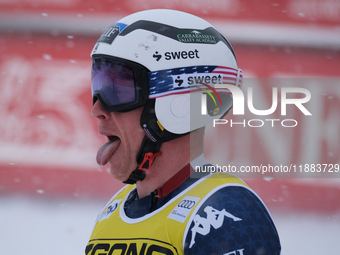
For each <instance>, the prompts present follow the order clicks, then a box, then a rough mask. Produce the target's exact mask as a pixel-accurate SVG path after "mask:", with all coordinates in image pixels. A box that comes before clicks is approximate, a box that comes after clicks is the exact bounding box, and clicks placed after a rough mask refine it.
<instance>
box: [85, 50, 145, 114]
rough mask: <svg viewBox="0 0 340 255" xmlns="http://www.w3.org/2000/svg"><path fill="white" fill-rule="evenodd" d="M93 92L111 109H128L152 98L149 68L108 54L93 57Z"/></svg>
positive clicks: (96, 97)
mask: <svg viewBox="0 0 340 255" xmlns="http://www.w3.org/2000/svg"><path fill="white" fill-rule="evenodd" d="M91 76H92V77H91V92H92V98H93V104H94V103H95V102H96V101H97V100H99V101H100V103H101V104H102V106H103V108H104V109H105V111H107V112H127V111H131V110H133V109H136V108H138V107H140V106H142V105H144V104H145V103H146V102H147V101H148V99H149V89H148V70H147V69H146V68H145V67H143V66H142V65H139V64H137V63H134V62H131V61H127V60H122V59H119V58H113V57H108V56H101V55H97V56H93V57H92V72H91Z"/></svg>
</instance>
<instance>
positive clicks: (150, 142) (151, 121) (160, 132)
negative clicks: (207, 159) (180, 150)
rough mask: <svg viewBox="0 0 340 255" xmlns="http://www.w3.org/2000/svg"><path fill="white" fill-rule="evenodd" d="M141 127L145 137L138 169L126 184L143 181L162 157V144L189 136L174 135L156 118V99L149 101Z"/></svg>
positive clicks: (140, 151)
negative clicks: (158, 158)
mask: <svg viewBox="0 0 340 255" xmlns="http://www.w3.org/2000/svg"><path fill="white" fill-rule="evenodd" d="M140 125H141V126H142V128H143V129H144V132H145V136H144V139H143V142H142V144H141V146H140V149H139V152H138V154H137V158H136V161H137V168H136V169H135V170H134V171H133V172H132V173H131V175H130V176H129V178H128V179H127V180H126V181H124V182H123V183H126V184H135V183H136V182H137V181H143V180H144V178H145V172H146V171H149V170H150V168H151V166H152V163H153V161H154V159H155V157H157V156H161V155H162V152H161V151H160V149H161V146H162V144H163V143H164V142H167V141H170V140H173V139H176V138H178V137H181V136H183V135H186V134H187V133H185V134H173V133H171V132H169V131H167V130H165V129H164V128H163V126H162V125H161V124H160V123H159V121H158V120H157V118H156V114H155V99H152V100H149V101H148V102H147V103H146V104H145V106H144V110H143V112H142V115H141V119H140Z"/></svg>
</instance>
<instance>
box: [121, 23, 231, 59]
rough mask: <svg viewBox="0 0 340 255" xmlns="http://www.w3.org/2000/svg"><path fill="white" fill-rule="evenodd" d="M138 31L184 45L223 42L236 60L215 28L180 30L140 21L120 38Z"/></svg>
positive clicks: (132, 25) (128, 28) (122, 32)
mask: <svg viewBox="0 0 340 255" xmlns="http://www.w3.org/2000/svg"><path fill="white" fill-rule="evenodd" d="M137 29H143V30H146V31H150V32H154V33H157V34H160V35H163V36H166V37H168V38H171V39H173V40H176V41H179V42H182V43H202V44H217V43H218V42H223V43H224V44H226V45H227V46H228V48H229V49H230V50H231V52H232V53H233V55H234V57H235V58H236V56H235V53H234V50H233V48H232V47H231V45H230V43H229V42H228V41H227V40H226V39H225V38H224V37H223V35H222V34H221V33H220V32H218V31H217V30H216V29H215V28H214V27H208V28H206V29H203V30H201V29H196V28H178V27H174V26H170V25H166V24H162V23H158V22H153V21H148V20H139V21H136V22H134V23H132V24H130V25H129V26H127V27H125V28H124V29H123V31H121V32H120V34H119V36H125V35H128V34H129V33H131V32H133V31H135V30H137Z"/></svg>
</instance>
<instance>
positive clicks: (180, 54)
mask: <svg viewBox="0 0 340 255" xmlns="http://www.w3.org/2000/svg"><path fill="white" fill-rule="evenodd" d="M152 57H153V58H154V59H156V61H160V60H161V59H162V58H164V59H165V60H178V59H195V58H200V57H199V51H198V50H197V49H195V50H190V51H185V50H184V51H167V52H165V53H164V54H163V55H162V54H160V53H159V52H158V51H156V52H155V53H154V54H153V55H152Z"/></svg>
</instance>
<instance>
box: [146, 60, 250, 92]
mask: <svg viewBox="0 0 340 255" xmlns="http://www.w3.org/2000/svg"><path fill="white" fill-rule="evenodd" d="M148 75H149V98H150V99H152V98H157V97H163V96H167V95H172V94H185V93H189V92H193V91H196V90H197V91H199V89H198V88H197V87H198V86H204V85H205V84H206V85H209V86H215V85H216V84H228V85H234V86H237V87H240V86H241V84H242V80H243V71H242V70H241V69H234V68H230V67H224V66H188V67H182V68H173V69H166V70H160V71H154V72H150V73H149V74H148Z"/></svg>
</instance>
